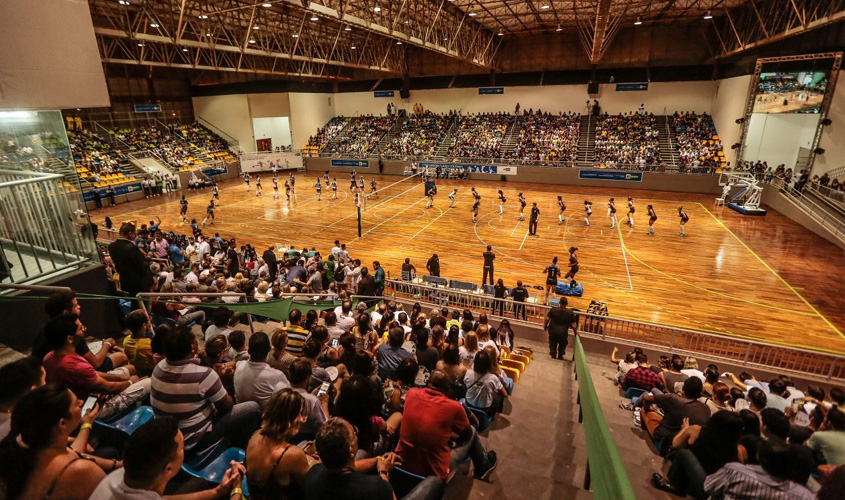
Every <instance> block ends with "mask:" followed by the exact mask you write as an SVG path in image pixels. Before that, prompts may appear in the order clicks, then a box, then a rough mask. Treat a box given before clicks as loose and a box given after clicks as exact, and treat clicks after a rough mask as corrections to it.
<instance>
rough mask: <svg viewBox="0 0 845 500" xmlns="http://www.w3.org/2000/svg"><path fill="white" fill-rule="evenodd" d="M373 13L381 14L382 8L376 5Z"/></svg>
mask: <svg viewBox="0 0 845 500" xmlns="http://www.w3.org/2000/svg"><path fill="white" fill-rule="evenodd" d="M373 12H381V7H379V6H378V5H376V6H375V7H373Z"/></svg>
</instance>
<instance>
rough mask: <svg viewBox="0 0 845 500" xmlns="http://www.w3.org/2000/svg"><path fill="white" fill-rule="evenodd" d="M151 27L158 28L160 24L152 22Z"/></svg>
mask: <svg viewBox="0 0 845 500" xmlns="http://www.w3.org/2000/svg"><path fill="white" fill-rule="evenodd" d="M150 28H158V24H156V23H150Z"/></svg>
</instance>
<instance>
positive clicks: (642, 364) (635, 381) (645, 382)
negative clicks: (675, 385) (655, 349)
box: [622, 352, 663, 399]
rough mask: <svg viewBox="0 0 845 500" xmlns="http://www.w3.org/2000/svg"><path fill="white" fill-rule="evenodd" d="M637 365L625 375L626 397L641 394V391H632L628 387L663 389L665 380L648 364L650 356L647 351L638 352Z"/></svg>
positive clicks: (649, 389)
mask: <svg viewBox="0 0 845 500" xmlns="http://www.w3.org/2000/svg"><path fill="white" fill-rule="evenodd" d="M637 365H638V366H637V367H636V368H634V369H633V370H628V373H627V374H626V375H625V380H624V382H623V384H622V387H623V388H624V389H625V390H626V392H625V397H626V398H629V399H630V398H631V397H632V396H635V395H637V394H639V393H640V392H641V391H631V392H628V389H640V390H642V391H651V390H652V389H654V388H657V389H660V390H661V391H662V390H663V381H662V380H660V377H659V376H658V375H657V373H655V372H653V371H652V370H651V368H650V365H649V364H648V356H646V354H645V353H642V352H641V353H639V354H637Z"/></svg>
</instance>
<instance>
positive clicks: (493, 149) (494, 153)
mask: <svg viewBox="0 0 845 500" xmlns="http://www.w3.org/2000/svg"><path fill="white" fill-rule="evenodd" d="M513 121H514V115H512V114H510V113H504V112H502V113H477V114H470V115H463V116H461V118H460V120H459V122H458V125H457V127H455V130H454V131H453V132H452V142H451V144H450V146H449V150H448V152H447V153H446V154H447V156H451V157H456V158H500V157H501V155H502V154H503V152H504V144H503V140H504V138H505V134H506V133H507V131H508V129H509V128H510V127H511V125H513Z"/></svg>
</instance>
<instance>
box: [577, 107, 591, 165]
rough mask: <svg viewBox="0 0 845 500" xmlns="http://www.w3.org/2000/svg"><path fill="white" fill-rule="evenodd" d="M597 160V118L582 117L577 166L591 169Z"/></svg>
mask: <svg viewBox="0 0 845 500" xmlns="http://www.w3.org/2000/svg"><path fill="white" fill-rule="evenodd" d="M595 159H596V117H594V116H591V115H581V131H580V133H579V137H578V156H577V157H576V162H575V164H576V166H578V167H580V168H590V167H592V166H593V162H594V161H595Z"/></svg>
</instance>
